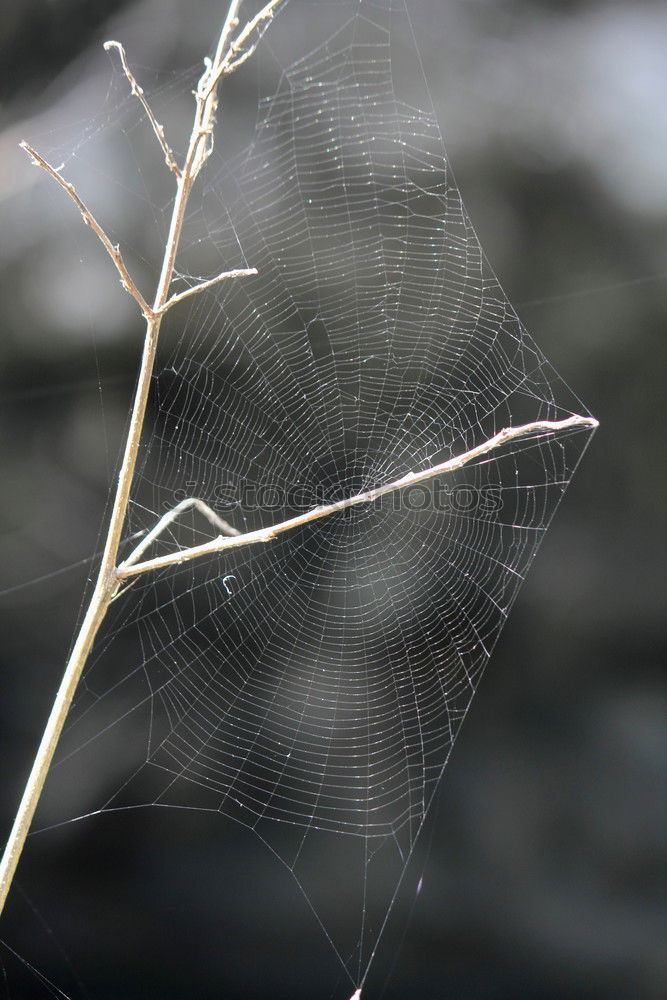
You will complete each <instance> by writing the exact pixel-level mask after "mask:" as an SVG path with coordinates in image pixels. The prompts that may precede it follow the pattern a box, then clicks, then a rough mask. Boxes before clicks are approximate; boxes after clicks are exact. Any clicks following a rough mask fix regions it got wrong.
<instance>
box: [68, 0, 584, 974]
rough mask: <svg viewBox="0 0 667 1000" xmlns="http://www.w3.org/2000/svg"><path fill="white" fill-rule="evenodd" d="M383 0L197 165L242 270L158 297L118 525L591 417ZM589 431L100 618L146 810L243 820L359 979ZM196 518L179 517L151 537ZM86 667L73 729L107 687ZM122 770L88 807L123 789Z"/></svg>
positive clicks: (430, 486) (343, 481)
mask: <svg viewBox="0 0 667 1000" xmlns="http://www.w3.org/2000/svg"><path fill="white" fill-rule="evenodd" d="M390 6H391V5H389V4H388V5H387V9H385V10H383V5H382V4H360V5H358V8H357V9H356V12H355V13H354V14H353V16H352V17H351V18H350V19H349V20H347V21H346V22H345V23H344V24H343V26H342V27H341V28H340V29H339V30H337V31H336V32H335V33H334V34H333V35H332V36H331V37H329V38H328V40H327V41H326V42H325V43H324V44H322V45H320V46H318V47H317V48H316V49H315V50H314V51H313V52H311V53H309V54H308V55H307V56H305V57H302V58H299V59H297V61H296V62H293V63H292V64H291V65H290V66H289V67H288V68H286V69H284V71H283V72H282V75H281V79H280V82H279V85H278V88H277V90H276V92H275V93H274V94H273V95H272V96H271V97H270V98H268V99H265V100H263V101H261V102H260V107H259V115H258V121H257V126H256V129H255V134H254V136H253V139H252V142H251V144H250V146H249V147H248V149H246V150H245V151H244V152H243V153H242V154H241V155H240V156H236V157H235V158H230V159H228V160H224V161H223V163H222V167H221V169H220V170H219V172H218V173H215V174H209V176H208V178H207V180H206V188H205V191H204V196H203V200H202V206H201V210H200V212H199V213H198V215H197V217H196V218H195V219H193V220H192V224H193V227H196V226H197V225H198V226H200V227H203V230H204V232H203V236H202V239H204V238H205V241H206V244H207V245H208V246H213V247H214V248H215V253H216V254H217V255H218V256H219V258H220V260H221V261H222V262H223V266H238V265H239V263H240V262H241V261H243V262H245V263H247V264H248V265H249V266H254V267H257V269H258V272H259V274H258V276H257V277H255V278H252V279H246V280H244V281H238V282H235V283H233V284H228V285H225V286H220V287H219V288H218V289H217V290H216V292H215V293H214V294H208V295H207V296H206V297H205V298H204V297H201V298H200V299H197V300H195V299H193V300H191V301H192V303H193V304H192V306H191V307H190V309H189V312H188V313H185V314H182V315H184V316H185V319H183V320H182V327H181V329H180V331H179V332H178V336H176V337H175V343H174V344H172V346H171V347H170V348H169V351H168V356H166V357H164V358H163V362H162V367H161V369H160V370H159V371H158V374H157V375H156V379H155V386H154V393H153V414H152V419H153V426H152V429H151V430H150V431H149V433H148V434H147V436H146V440H145V442H144V451H143V457H142V464H141V474H140V477H139V480H138V482H137V485H136V491H135V498H134V501H135V502H134V505H133V510H132V516H131V523H130V526H129V527H130V532H131V533H132V534H136V533H137V532H139V531H141V530H146V529H148V528H150V527H152V525H153V524H154V522H155V519H156V517H158V516H160V515H161V514H162V513H164V512H165V511H166V510H168V509H169V508H171V507H173V506H174V504H175V503H176V502H177V501H178V500H179V499H182V498H183V497H185V496H196V497H198V498H200V499H202V500H204V501H206V502H207V503H208V504H209V505H210V506H211V507H212V508H213V509H214V510H216V511H218V512H219V513H220V514H221V516H223V517H224V518H226V519H227V520H228V521H230V522H231V523H232V524H233V525H234V527H236V528H237V529H239V530H251V529H254V528H259V527H262V526H265V525H266V524H269V523H273V522H278V521H281V520H284V519H285V518H287V517H289V516H292V515H293V514H295V513H298V512H300V511H301V510H303V509H307V508H309V507H311V506H314V505H315V504H316V503H322V502H324V503H327V502H333V501H335V500H338V499H341V498H343V497H346V496H352V495H355V494H356V493H358V492H360V491H361V490H364V489H369V488H372V487H375V486H379V485H382V484H383V483H386V482H389V481H392V480H393V479H396V478H398V477H400V476H401V475H403V474H405V473H407V472H409V471H414V470H418V469H421V468H425V467H427V466H429V465H435V464H437V463H439V462H442V461H445V460H446V459H448V458H450V457H452V456H454V455H457V454H460V453H462V452H465V451H467V450H469V449H470V448H472V447H474V446H475V445H478V444H480V443H481V442H483V441H485V440H487V439H489V438H490V437H491V436H492V435H494V434H495V433H497V432H498V431H499V430H501V429H502V428H504V427H509V426H512V425H517V424H521V423H526V422H529V421H536V420H560V419H563V418H564V417H567V416H569V415H570V414H572V413H585V412H586V411H585V408H584V407H583V406H582V404H581V403H580V402H579V400H577V399H576V397H575V396H574V395H573V394H572V392H571V391H570V390H569V389H568V387H567V386H566V385H565V384H564V383H563V382H562V380H561V379H560V378H559V377H558V376H557V374H556V373H555V372H554V371H553V369H552V368H551V366H550V365H549V363H548V362H547V361H546V359H545V358H544V356H543V354H542V353H541V352H540V350H539V348H538V347H537V346H536V344H535V343H534V341H533V340H532V339H531V337H530V336H529V334H528V333H527V331H526V329H525V328H524V326H523V325H522V323H521V322H520V320H519V319H518V317H517V315H516V313H515V312H514V310H513V308H512V306H511V305H510V303H509V302H508V300H507V298H506V296H505V295H504V293H503V291H502V289H501V287H500V285H499V283H498V281H497V279H496V278H495V276H494V274H493V272H492V271H491V269H490V267H489V266H488V264H487V262H486V260H485V258H484V255H483V252H482V250H481V247H480V244H479V241H478V239H477V236H476V234H475V232H474V230H473V227H472V225H471V223H470V220H469V218H468V216H467V214H466V211H465V209H464V207H463V204H462V201H461V196H460V193H459V190H458V188H457V186H456V183H455V181H454V178H453V176H452V173H451V169H450V166H449V163H448V161H447V158H446V156H445V152H444V147H443V143H442V139H441V136H440V132H439V129H438V125H437V122H436V119H435V117H434V115H433V113H432V111H431V110H430V106H429V103H428V97H427V93H426V91H425V90H423V92H421V93H420V101H419V105H417V103H416V101H415V95H416V94H417V92H418V91H419V90H420V87H421V84H420V83H419V82H418V83H417V84H415V79H416V80H418V81H421V79H422V77H421V75H420V69H419V65H418V63H417V61H416V59H414V57H413V56H411V55H410V53H409V52H408V48H409V46H405V45H403V47H402V48H401V46H398V49H397V48H396V45H395V42H394V27H395V26H394V19H395V17H396V12H395V11H391V10H390ZM403 37H405V36H403ZM411 58H413V60H414V61H413V62H412V63H411V61H410V60H411ZM397 60H398V63H397ZM397 67H398V68H397ZM406 81H407V82H406ZM403 91H405V94H404V93H403ZM589 435H590V432H589V431H588V430H582V429H573V430H570V431H564V432H561V433H557V434H554V433H542V434H535V435H532V436H530V437H528V438H526V439H521V440H519V441H514V442H512V443H508V444H506V445H505V446H503V447H501V448H499V449H497V450H496V451H493V452H491V453H489V454H487V455H485V456H484V457H482V458H481V459H479V460H478V461H476V462H474V463H471V464H470V465H467V466H465V467H464V468H462V469H460V470H458V471H457V472H454V473H450V474H448V475H447V476H441V477H439V478H436V479H434V480H432V481H431V482H429V483H425V484H420V485H419V486H418V487H415V488H413V489H411V490H405V491H401V492H397V493H394V494H391V495H388V496H384V497H382V498H381V499H380V500H378V501H376V502H374V503H372V504H367V505H364V506H361V507H357V508H352V509H349V510H346V511H343V512H340V513H338V514H335V515H332V516H330V517H328V518H324V519H322V520H320V521H315V522H313V523H310V524H306V525H303V526H301V527H299V528H297V529H295V530H294V531H292V532H290V533H288V534H285V535H282V536H280V537H279V538H276V539H274V540H273V541H272V542H270V543H269V544H266V545H262V546H259V545H257V546H248V547H245V548H239V549H233V550H229V551H228V552H225V553H221V554H218V555H216V556H211V557H209V558H207V559H205V560H199V561H197V562H196V563H189V564H187V565H184V566H180V567H179V566H173V567H169V568H167V569H164V570H162V571H160V573H158V574H156V575H154V576H152V577H151V579H150V580H148V579H146V578H142V579H141V580H140V581H139V582H138V583H137V584H136V586H134V587H133V589H132V591H131V593H130V595H129V596H128V598H127V603H126V604H125V605H124V606H123V608H124V609H123V615H125V616H126V618H125V619H124V622H123V624H124V627H125V624H126V619H129V620H130V621H132V622H133V623H135V624H136V627H137V629H138V633H139V636H140V640H141V657H140V662H139V663H138V664H136V665H133V666H132V669H131V670H129V671H128V672H127V674H126V676H125V677H124V678H123V679H122V680H121V681H118V679H117V678H116V680H115V681H114V684H113V690H114V691H115V692H117V691H118V689H119V687H120V688H123V687H124V686H125V687H126V688H127V691H128V697H127V703H126V704H129V706H130V707H129V709H126V711H124V713H123V716H122V717H123V718H125V717H126V715H127V713H128V711H129V712H133V711H136V709H137V708H139V707H140V706H148V708H149V721H148V725H147V731H146V742H145V750H144V759H143V761H142V766H141V767H140V772H141V781H142V782H144V783H143V784H141V785H140V788H141V791H140V792H139V796H140V797H141V796H142V795H143V797H144V798H143V799H141V801H146V798H145V796H146V787H147V786H146V784H145V780H146V774H147V773H148V774H149V775H150V781H152V782H153V784H152V785H151V786H149V787H151V788H152V789H153V791H151V793H150V795H151V798H150V801H152V802H155V803H156V804H157V803H159V804H161V805H170V804H171V805H179V804H188V806H190V807H191V806H193V805H194V806H196V807H200V808H207V809H211V810H214V811H218V812H220V813H221V814H223V815H225V816H227V817H230V818H232V819H234V820H237V821H238V822H240V823H242V824H244V825H245V826H247V827H250V828H252V829H253V830H255V832H256V833H257V834H258V835H259V836H260V837H261V838H262V840H264V842H265V843H267V845H268V846H269V847H270V848H271V849H272V850H273V851H274V852H275V853H276V854H277V855H278V857H280V859H281V860H282V861H283V862H284V864H285V865H286V866H287V867H288V869H289V870H290V872H292V874H293V875H294V877H295V879H296V880H297V882H298V884H299V885H300V887H301V888H302V889H303V892H304V894H305V895H306V896H307V898H308V900H309V902H310V903H311V906H312V907H313V909H314V910H315V911H316V913H317V915H318V918H319V919H320V921H321V923H322V925H323V927H324V928H325V930H326V932H327V934H329V935H330V939H331V941H332V944H333V945H334V947H335V948H336V950H337V952H338V954H339V956H340V957H341V961H342V962H343V964H344V965H345V966H346V968H347V970H348V972H349V975H350V979H351V980H352V981H353V982H354V983H355V984H357V985H358V984H360V983H361V982H363V979H364V976H365V973H366V971H367V969H368V964H369V961H370V959H371V957H372V954H373V950H374V948H375V945H376V943H377V938H378V934H379V933H380V930H381V928H382V926H383V922H384V920H385V918H386V914H387V912H388V909H389V907H390V904H391V900H392V898H393V896H394V893H395V890H396V886H397V884H398V882H399V881H400V878H401V876H402V874H403V872H404V871H405V866H406V863H407V860H408V859H409V857H410V853H411V851H412V848H413V846H414V844H415V841H416V838H417V836H418V833H419V831H420V828H421V826H422V824H423V822H424V818H425V816H426V813H427V810H428V807H429V803H430V802H431V800H432V797H433V794H434V790H435V788H436V786H437V783H438V780H439V778H440V776H441V774H442V772H443V769H444V767H445V765H446V763H447V760H448V757H449V754H450V752H451V749H452V746H453V743H454V741H455V739H456V735H457V733H458V731H459V728H460V725H461V722H462V720H463V718H464V716H465V714H466V712H467V710H468V707H469V705H470V702H471V699H472V697H473V694H474V692H475V688H476V686H477V683H478V681H479V678H480V676H481V673H482V671H483V670H484V667H485V665H486V663H487V660H488V658H489V656H490V653H491V651H492V649H493V647H494V644H495V642H496V640H497V638H498V635H499V633H500V630H501V629H502V626H503V623H504V621H505V619H506V617H507V614H508V611H509V609H510V608H511V605H512V602H513V601H514V598H515V597H516V594H517V590H518V588H519V586H520V584H521V582H522V580H523V578H524V576H525V574H526V572H527V570H528V568H529V566H530V564H531V561H532V559H533V557H534V555H535V553H536V551H537V547H538V545H539V543H540V541H541V539H542V537H543V534H544V531H545V530H546V528H547V526H548V524H549V522H550V520H551V518H552V516H553V513H554V511H555V509H556V507H557V505H558V502H559V500H560V499H561V497H562V495H563V492H564V490H565V489H566V487H567V485H568V483H569V480H570V478H571V476H572V473H573V471H574V468H575V466H576V464H577V462H578V460H579V458H580V457H581V454H582V452H583V449H584V447H585V445H586V443H587V440H588V438H589ZM210 530H211V529H210V526H209V525H207V524H206V522H202V521H201V519H198V515H197V514H196V513H193V514H191V515H189V516H188V517H187V518H186V519H185V522H184V523H181V525H180V526H174V527H173V530H172V531H171V532H170V533H169V534H167V535H165V537H164V538H163V539H161V540H160V541H159V542H158V543H157V544H156V547H155V551H156V552H165V551H172V550H173V549H174V547H175V546H176V545H183V544H192V543H193V542H194V541H201V540H203V539H205V538H207V537H210ZM128 608H129V609H130V610H129V611H128ZM95 669H96V668H95V666H94V665H93V667H91V669H90V671H89V672H88V674H87V677H86V685H87V691H88V693H89V694H90V693H91V692H94V697H93V698H92V701H91V702H85V701H84V706H85V708H86V711H85V712H83V713H81V715H80V717H79V720H77V718H75V719H74V722H73V727H72V728H73V730H74V732H76V726H77V725H78V724H79V722H80V720H81V719H82V718H86V719H89V712H90V710H91V708H93V709H96V710H97V709H98V708H99V706H100V705H101V704H103V703H104V701H105V691H104V690H103V688H102V687H101V686H100V685H98V684H96V681H95ZM129 692H133V693H132V694H129ZM137 692H139V693H138V694H137ZM86 724H87V725H88V726H89V727H90V726H91V723H90V721H88V722H87V723H86ZM110 726H111V723H108V724H107V725H106V727H105V731H106V730H108V729H109V727H110ZM136 781H137V777H136V775H135V776H134V777H133V778H132V779H131V780H130V781H129V782H128V783H127V784H125V785H124V786H123V789H122V790H121V792H119V793H118V794H117V795H115V796H114V797H113V798H112V799H111V800H110V803H109V805H110V806H111V807H122V806H123V804H124V803H128V802H131V801H132V796H133V794H134V795H135V798H136V792H134V786H135V783H136ZM323 858H326V870H327V879H328V891H327V892H322V893H321V899H320V898H318V883H320V882H321V881H322V878H323V874H322V866H323V860H322V859H323ZM342 872H345V873H346V877H345V879H343V878H342V877H341V878H340V883H339V888H337V889H336V890H335V891H333V890H332V886H333V887H335V886H336V882H337V878H338V876H339V875H340V873H342ZM342 909H344V910H345V914H346V916H345V919H344V921H343V923H344V932H345V933H343V931H341V929H340V927H339V926H338V924H337V920H336V913H337V912H338V913H340V912H341V910H342ZM332 928H336V929H335V930H332ZM345 934H347V938H345Z"/></svg>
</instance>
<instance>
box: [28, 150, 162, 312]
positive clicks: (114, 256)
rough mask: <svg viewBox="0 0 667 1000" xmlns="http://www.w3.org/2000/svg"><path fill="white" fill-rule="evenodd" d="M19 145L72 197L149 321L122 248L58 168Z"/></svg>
mask: <svg viewBox="0 0 667 1000" xmlns="http://www.w3.org/2000/svg"><path fill="white" fill-rule="evenodd" d="M19 145H20V147H21V149H24V150H25V151H26V153H27V154H28V155H29V156H30V158H31V159H32V162H33V163H34V165H35V166H36V167H41V168H42V170H46V172H47V174H49V175H50V176H51V177H53V179H54V181H56V182H57V183H58V184H60V186H61V188H62V189H63V191H66V192H67V194H68V195H69V196H70V198H71V199H72V201H73V202H74V204H75V205H76V207H77V208H78V209H79V211H80V212H81V215H82V216H83V221H84V222H85V223H86V225H87V226H90V228H91V229H92V230H93V232H94V233H96V235H97V236H98V237H99V239H100V241H101V243H102V245H103V246H104V249H105V250H106V252H107V253H108V254H109V256H110V257H111V260H112V261H113V263H114V267H115V268H116V270H117V271H118V274H119V275H120V283H121V285H122V286H123V288H124V289H125V291H127V292H129V293H130V295H131V296H132V298H133V299H136V301H137V302H138V303H139V307H140V308H141V311H142V313H143V314H144V316H145V317H146V319H148V318H149V317H150V316H151V315H152V310H151V307H150V306H149V305H148V303H147V302H146V299H145V298H144V297H143V295H142V294H141V292H140V291H139V289H138V288H137V286H136V285H135V283H134V280H133V278H132V276H131V275H130V272H129V271H128V269H127V267H126V266H125V261H124V260H123V255H122V253H121V252H120V247H119V246H118V245H117V244H116V243H112V242H111V240H110V239H109V237H108V236H107V234H106V233H105V232H104V230H103V229H102V227H101V225H100V224H99V222H98V221H97V219H96V218H95V216H94V215H93V213H92V212H91V211H90V209H89V208H87V206H86V205H84V203H83V201H82V200H81V198H79V196H78V194H77V193H76V191H75V189H74V185H73V184H70V183H69V182H68V181H66V180H65V178H64V177H61V175H60V173H59V171H58V170H56V168H55V167H53V166H52V165H51V164H50V163H49V162H48V160H45V159H44V157H43V156H42V155H41V154H40V153H38V152H37V151H36V150H35V149H33V148H32V146H30V145H29V144H28V143H27V142H26V141H25V140H24V141H23V142H20V143H19Z"/></svg>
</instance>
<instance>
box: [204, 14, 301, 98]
mask: <svg viewBox="0 0 667 1000" xmlns="http://www.w3.org/2000/svg"><path fill="white" fill-rule="evenodd" d="M286 2H287V0H269V2H268V3H267V4H266V5H265V6H264V7H262V9H261V10H260V11H259V12H258V13H257V14H255V16H254V17H253V19H252V20H251V21H248V23H247V24H246V26H245V28H244V29H243V30H242V31H241V32H239V34H238V36H237V37H236V38H235V39H234V41H233V42H232V44H231V45H230V46H229V49H228V51H227V55H226V57H225V58H224V59H221V60H220V62H219V65H218V67H217V69H214V66H211V68H210V70H209V72H208V73H207V74H205V75H204V76H203V77H202V79H201V81H200V88H201V94H202V97H203V98H206V97H207V96H208V94H209V93H210V92H211V91H212V90H213V89H215V87H217V86H218V84H219V82H220V80H221V79H222V78H223V77H225V76H230V75H231V74H232V73H233V72H234V70H237V69H238V68H239V66H242V65H243V63H244V62H245V61H246V60H247V59H249V58H250V56H251V55H252V54H253V52H254V51H255V49H256V48H257V45H258V44H259V40H260V37H261V35H260V32H261V29H262V27H264V26H265V25H267V24H268V23H269V22H270V21H271V20H273V18H274V17H275V16H276V14H277V13H278V8H279V7H280V5H281V4H284V3H286ZM253 36H254V38H253ZM245 45H247V46H248V48H247V49H246V50H245V51H243V47H244V46H245Z"/></svg>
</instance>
